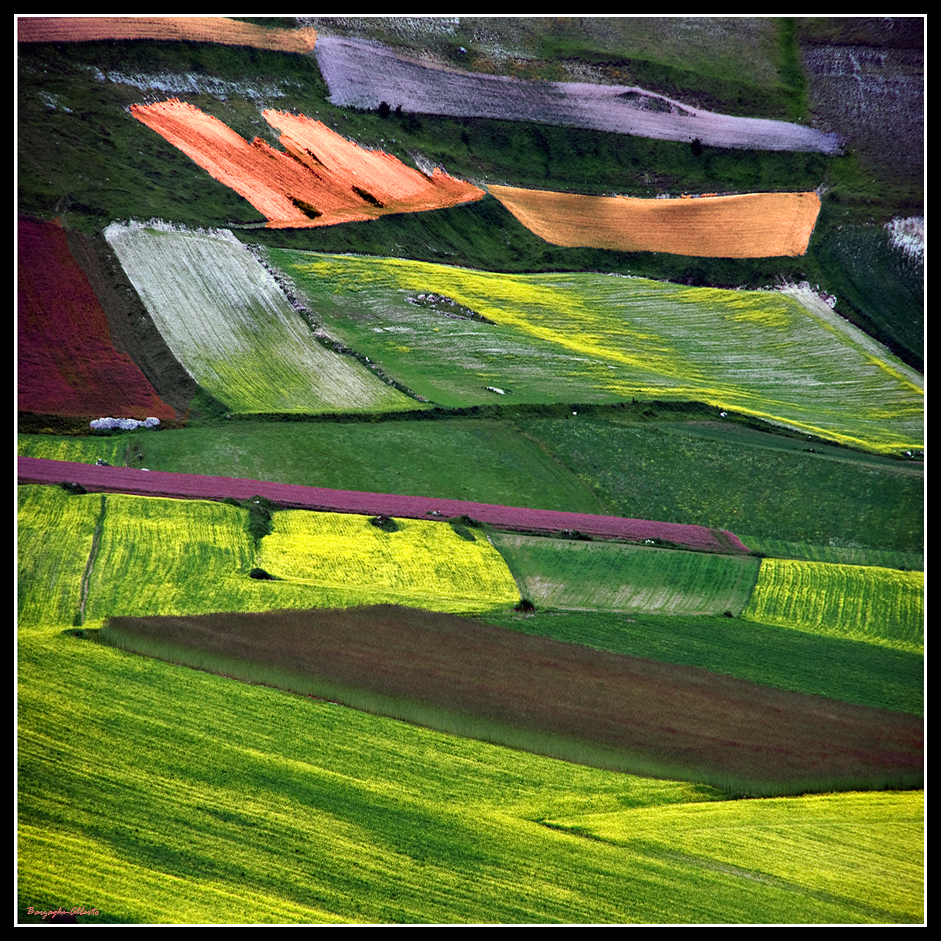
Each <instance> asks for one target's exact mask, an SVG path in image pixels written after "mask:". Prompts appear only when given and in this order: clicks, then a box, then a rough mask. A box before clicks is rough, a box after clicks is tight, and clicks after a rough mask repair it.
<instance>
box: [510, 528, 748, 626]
mask: <svg viewBox="0 0 941 941" xmlns="http://www.w3.org/2000/svg"><path fill="white" fill-rule="evenodd" d="M492 538H493V542H494V545H495V546H496V547H497V548H498V549H499V550H500V552H501V553H503V555H504V556H505V557H506V559H507V562H508V563H509V566H510V568H511V569H512V570H513V571H514V572H516V573H518V574H517V579H518V581H519V583H520V588H521V591H522V593H523V595H524V596H525V597H527V598H529V600H530V601H532V602H534V603H535V604H536V605H537V606H538V607H540V608H543V607H545V608H564V609H568V610H598V611H624V612H643V613H646V614H676V615H719V614H723V613H724V612H726V611H728V612H729V613H730V614H732V615H734V616H736V617H737V616H738V615H740V614H741V612H742V609H743V608H744V607H745V605H746V604H747V603H748V599H749V598H750V596H751V592H752V588H753V587H754V584H755V581H756V579H757V578H758V564H759V563H758V560H757V559H754V558H740V557H732V556H720V555H712V554H710V553H705V552H682V551H679V550H674V549H656V548H638V547H636V546H626V545H618V544H616V543H604V542H581V541H571V542H570V541H566V540H562V539H547V538H544V537H539V536H523V535H518V534H514V533H499V534H496V535H495V536H493V537H492Z"/></svg>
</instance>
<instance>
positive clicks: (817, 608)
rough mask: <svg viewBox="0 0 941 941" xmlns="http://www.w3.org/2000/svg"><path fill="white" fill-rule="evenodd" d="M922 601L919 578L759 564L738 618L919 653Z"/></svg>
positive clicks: (782, 562) (848, 568)
mask: <svg viewBox="0 0 941 941" xmlns="http://www.w3.org/2000/svg"><path fill="white" fill-rule="evenodd" d="M924 596H925V576H924V573H923V572H900V571H896V570H893V569H882V568H877V567H875V566H861V565H835V564H832V563H826V562H803V561H794V560H789V559H763V560H762V563H761V570H760V571H759V573H758V583H757V584H756V586H755V591H754V593H753V594H752V596H751V600H750V601H749V603H748V606H747V607H746V609H745V610H744V611H743V612H742V617H744V618H746V619H748V620H753V621H762V622H765V623H768V624H778V625H781V626H783V627H791V628H794V629H796V630H802V631H814V632H819V633H823V634H832V635H834V636H837V637H849V638H852V639H854V640H860V641H864V642H866V643H871V644H884V645H885V646H887V647H897V648H898V649H900V650H910V651H913V652H915V653H921V652H923V651H924V643H925V634H924V631H925V607H924V605H925V602H924Z"/></svg>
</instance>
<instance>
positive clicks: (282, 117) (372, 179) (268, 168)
mask: <svg viewBox="0 0 941 941" xmlns="http://www.w3.org/2000/svg"><path fill="white" fill-rule="evenodd" d="M131 113H132V114H133V115H134V117H136V118H137V119H138V120H139V121H141V122H142V123H144V124H146V125H147V126H148V127H150V128H151V129H152V130H154V131H156V132H157V133H158V134H160V135H161V136H163V137H164V138H166V139H167V140H168V141H169V142H170V143H171V144H173V145H174V146H175V147H178V148H179V149H180V150H182V151H183V153H185V154H186V155H187V156H188V157H189V158H190V159H191V160H193V161H195V162H196V163H198V164H199V165H200V166H201V167H202V168H203V169H204V170H206V171H207V172H208V173H209V174H211V175H212V176H213V177H215V179H217V180H219V181H220V182H221V183H224V184H225V185H226V186H229V187H231V188H232V189H234V190H235V191H236V192H237V193H238V194H239V195H240V196H243V197H244V198H245V199H247V200H248V201H249V202H250V203H251V204H252V205H253V206H254V207H255V208H256V209H257V210H258V211H259V212H260V213H261V214H262V215H264V216H265V217H266V219H267V220H268V226H269V228H310V227H316V226H323V225H335V224H337V223H339V222H361V221H365V220H368V219H375V218H377V217H378V216H381V215H386V214H388V213H393V212H423V211H425V210H428V209H440V208H443V207H445V206H453V205H456V204H457V203H462V202H471V201H473V200H477V199H481V198H482V197H483V195H484V193H483V190H480V189H478V188H477V187H476V186H472V185H471V184H469V183H464V182H462V181H460V180H455V179H453V178H452V177H449V176H447V174H445V173H442V172H440V171H435V173H434V174H432V175H431V176H428V175H426V174H424V173H421V172H420V171H418V170H415V169H412V168H410V167H407V166H406V165H405V164H403V163H402V162H401V161H399V160H397V159H396V158H395V157H392V156H391V155H389V154H386V153H383V152H382V151H369V150H364V149H363V148H361V147H359V146H358V145H357V144H355V143H352V142H351V141H348V140H346V139H345V138H343V137H341V136H340V135H339V134H336V133H334V132H333V131H331V130H330V129H329V128H328V127H327V126H326V125H324V124H322V123H321V122H320V121H313V120H311V119H309V118H306V117H304V116H298V115H291V114H287V113H285V112H281V111H272V110H268V111H265V112H264V116H265V119H266V120H267V121H268V123H269V124H271V125H272V126H273V127H277V128H279V129H281V130H282V132H283V134H282V138H281V142H282V144H283V145H284V147H285V149H286V150H287V153H282V152H281V151H277V150H275V149H274V148H273V147H271V146H270V145H268V144H266V143H265V142H264V141H262V140H261V139H260V138H257V137H256V138H255V140H254V141H252V142H251V143H249V142H248V141H246V140H245V139H244V138H242V137H240V136H239V135H238V134H236V133H235V132H234V131H232V130H231V129H230V128H228V127H226V125H225V124H223V123H222V122H221V121H218V120H217V119H216V118H214V117H212V116H211V115H208V114H205V113H204V112H202V111H200V110H199V109H198V108H196V107H194V106H193V105H189V104H186V103H185V102H181V101H178V100H175V99H174V100H171V101H165V102H159V103H156V104H152V105H134V106H133V107H132V108H131Z"/></svg>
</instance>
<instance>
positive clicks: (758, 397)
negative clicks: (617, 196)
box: [270, 250, 924, 452]
mask: <svg viewBox="0 0 941 941" xmlns="http://www.w3.org/2000/svg"><path fill="white" fill-rule="evenodd" d="M270 254H271V258H272V260H273V262H274V263H275V264H276V265H277V266H278V267H279V268H281V269H282V270H284V271H285V272H286V273H287V274H288V275H289V276H290V277H291V278H292V279H293V280H294V281H295V282H296V283H297V285H298V286H299V288H300V289H301V290H302V291H304V292H305V293H306V295H307V296H308V299H309V300H310V302H311V304H312V305H313V306H315V307H316V309H317V310H318V312H319V315H320V316H321V317H322V318H323V319H324V322H325V325H326V329H327V330H328V332H331V333H334V334H336V335H338V336H339V337H340V338H341V339H343V340H344V342H346V343H347V344H349V345H351V346H354V347H355V348H356V349H358V350H360V352H362V353H364V354H365V355H367V356H369V358H370V359H371V360H373V361H376V362H379V363H380V364H381V365H382V368H383V369H384V370H385V371H386V372H387V373H388V374H389V375H391V376H393V377H394V378H396V379H397V380H399V381H400V382H402V383H403V384H404V385H406V386H408V387H409V388H411V389H413V390H415V391H416V392H418V393H420V394H421V395H423V396H424V397H425V398H427V399H429V400H430V401H434V402H439V403H441V404H458V403H460V404H463V405H467V404H476V403H479V402H494V401H497V400H503V401H507V402H510V401H513V400H514V397H517V396H519V397H523V396H525V398H519V399H518V400H519V401H552V400H554V401H565V402H592V401H594V402H598V401H618V400H621V401H623V400H630V399H632V398H633V397H637V398H658V397H660V398H667V399H680V400H693V401H699V402H706V403H708V404H710V405H714V406H716V408H718V409H733V410H736V411H739V412H743V413H745V414H749V415H754V416H756V417H759V418H763V419H766V420H768V421H771V422H775V423H778V424H782V425H786V426H788V427H790V428H794V429H798V430H800V431H803V432H806V433H807V434H812V435H817V436H820V437H823V438H827V439H830V440H833V441H837V442H840V443H842V444H847V445H851V446H855V447H860V448H866V449H871V450H876V451H885V452H892V451H894V452H898V451H904V450H906V449H918V448H921V446H922V445H921V442H922V441H923V435H924V431H923V388H922V384H921V380H920V379H919V377H918V376H917V374H916V373H915V372H914V371H913V370H911V369H909V368H908V367H905V366H904V365H903V364H902V363H900V362H898V361H897V360H895V359H894V358H893V357H892V356H891V355H890V354H889V353H888V352H887V351H882V352H881V353H880V352H879V349H878V348H877V347H875V345H874V344H873V343H872V341H871V340H869V338H867V337H865V336H864V335H863V334H862V333H860V332H859V331H856V330H855V328H852V327H850V326H849V325H846V324H844V323H842V322H840V318H838V317H836V315H834V314H833V313H832V311H830V309H829V308H828V307H826V305H820V307H816V306H813V305H811V306H807V305H805V304H803V303H801V301H800V300H799V299H798V298H797V297H796V296H791V295H789V294H785V293H781V292H778V291H735V290H725V289H719V288H701V287H684V286H682V285H677V284H669V283H664V282H658V281H650V280H645V279H642V278H624V277H611V276H604V275H597V274H584V273H572V274H545V275H511V274H503V273H498V272H488V271H472V270H469V269H464V268H455V267H449V266H445V265H434V264H428V263H423V262H416V261H406V260H402V259H397V258H364V257H352V256H336V255H318V254H314V253H311V252H298V251H286V250H272V251H271V252H270ZM429 292H431V293H434V294H437V295H442V296H445V297H448V298H450V299H452V300H454V301H455V302H457V304H459V305H461V306H462V307H463V308H465V309H469V310H471V311H473V312H475V313H476V314H479V315H481V316H482V317H485V318H487V319H488V320H489V321H492V323H484V322H481V321H475V320H469V319H458V318H456V317H448V316H445V315H443V314H441V313H434V312H430V311H428V310H427V309H424V308H422V307H421V306H417V305H416V304H415V303H409V302H408V298H410V297H411V298H413V299H415V298H418V297H419V296H421V295H425V296H427V294H428V293H429Z"/></svg>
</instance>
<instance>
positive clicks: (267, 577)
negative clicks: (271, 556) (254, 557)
mask: <svg viewBox="0 0 941 941" xmlns="http://www.w3.org/2000/svg"><path fill="white" fill-rule="evenodd" d="M248 577H249V578H258V579H261V580H262V581H266V582H276V581H278V579H277V578H275V576H274V575H272V574H271V573H270V572H266V571H265V570H264V569H260V568H258V567H255V568H253V569H252V570H251V571H250V572H249V573H248Z"/></svg>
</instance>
